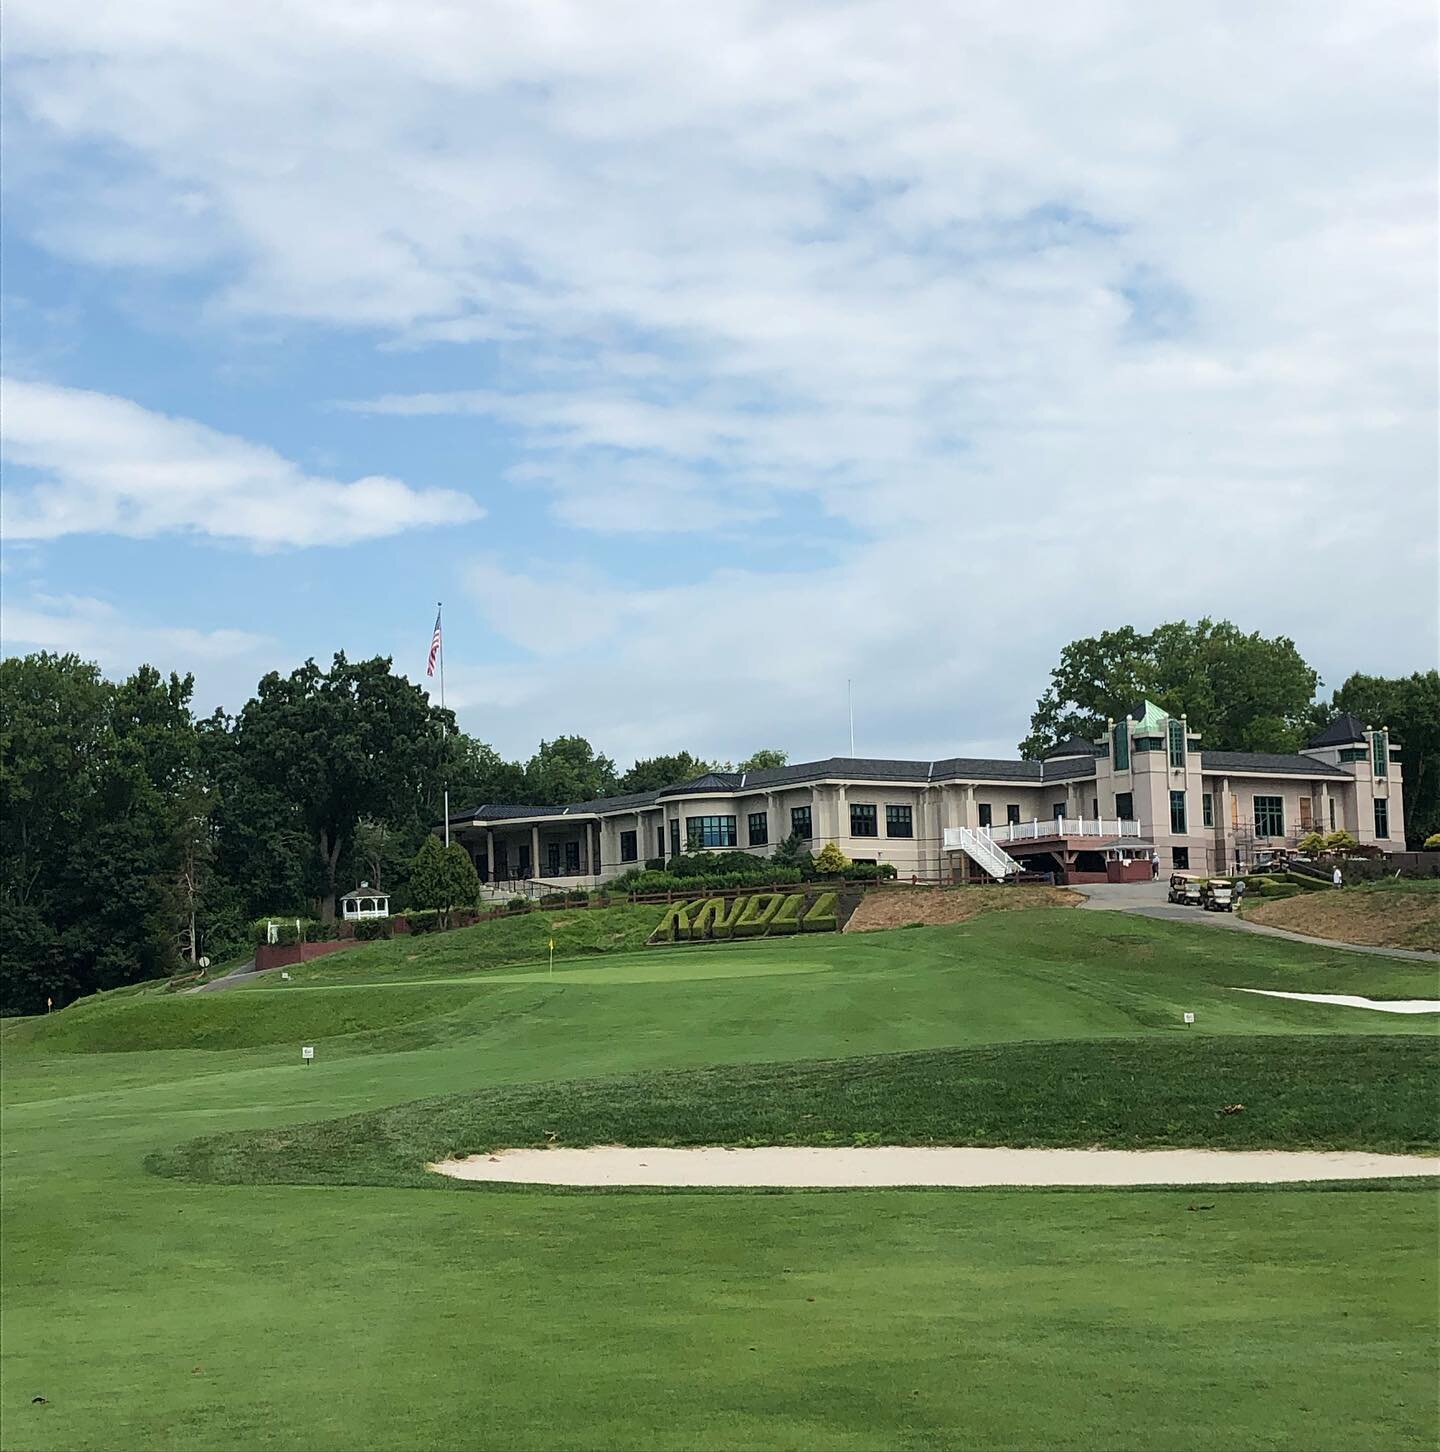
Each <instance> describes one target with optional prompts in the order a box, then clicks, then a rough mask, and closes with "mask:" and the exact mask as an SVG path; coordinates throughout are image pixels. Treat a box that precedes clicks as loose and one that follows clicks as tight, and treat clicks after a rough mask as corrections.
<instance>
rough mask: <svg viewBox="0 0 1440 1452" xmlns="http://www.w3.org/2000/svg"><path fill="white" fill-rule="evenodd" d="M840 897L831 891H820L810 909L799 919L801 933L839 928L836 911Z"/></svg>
mask: <svg viewBox="0 0 1440 1452" xmlns="http://www.w3.org/2000/svg"><path fill="white" fill-rule="evenodd" d="M839 903H840V899H839V897H838V895H837V894H835V893H833V892H822V893H821V894H820V896H819V897H817V898H816V899H815V902H814V904H813V906H812V907H811V909H810V911H809V912H808V913H806V914H805V916H804V917H803V918H801V919H800V931H801V932H802V933H833V932H836V931H837V930H838V929H839V926H840V920H839V917H838V915H837V913H836V908H837V907H838V906H839Z"/></svg>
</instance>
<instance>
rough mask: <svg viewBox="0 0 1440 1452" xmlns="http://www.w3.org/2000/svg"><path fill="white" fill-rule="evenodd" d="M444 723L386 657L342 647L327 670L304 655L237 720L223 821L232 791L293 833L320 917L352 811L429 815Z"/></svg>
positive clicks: (329, 917)
mask: <svg viewBox="0 0 1440 1452" xmlns="http://www.w3.org/2000/svg"><path fill="white" fill-rule="evenodd" d="M453 732H454V719H453V717H452V716H451V715H450V713H449V712H448V711H441V710H439V709H438V708H436V707H433V706H431V705H430V704H429V702H428V701H427V700H426V698H425V695H424V692H423V691H421V689H420V688H419V687H418V686H415V685H412V684H411V683H410V682H409V681H408V680H406V679H405V678H404V677H403V676H397V675H396V674H395V673H394V671H393V670H392V669H391V663H390V660H389V659H388V657H382V656H377V657H375V658H374V659H372V660H362V661H350V660H348V659H347V658H346V657H345V655H344V654H343V652H342V653H339V654H337V655H336V656H335V659H334V662H333V664H332V665H331V667H330V669H329V670H328V671H322V670H321V669H320V667H319V666H317V665H316V664H315V662H314V661H313V660H307V661H306V662H305V664H304V665H303V666H301V667H300V668H299V669H298V670H296V671H292V672H291V673H290V674H289V675H288V676H281V675H279V674H278V673H276V672H273V671H272V672H271V673H270V674H269V675H267V676H265V677H264V678H263V679H262V680H261V682H260V684H259V687H258V689H257V691H256V694H255V697H254V698H253V699H252V700H250V701H249V702H247V703H246V705H245V707H244V709H243V710H242V711H241V712H240V714H239V716H238V717H236V719H235V723H234V730H233V732H232V738H233V742H232V747H231V750H232V752H233V757H232V759H231V761H230V763H229V768H230V776H229V780H230V785H231V792H232V798H231V803H230V806H231V813H232V816H231V820H232V821H233V811H234V808H235V806H236V802H237V799H238V802H239V804H241V806H242V807H243V806H244V805H246V804H249V805H251V806H253V808H254V809H255V813H256V816H258V817H260V818H262V819H264V820H266V821H269V822H272V823H273V824H274V825H275V826H276V827H277V828H280V827H283V831H284V836H285V839H286V842H287V843H288V842H290V841H293V840H294V838H295V836H296V834H297V832H298V834H299V835H300V837H302V838H303V840H304V841H305V842H306V843H307V844H308V846H307V851H306V854H305V860H306V865H307V866H308V868H309V871H308V873H307V877H308V878H309V884H310V885H312V886H313V887H314V888H315V889H316V893H315V895H316V896H317V897H318V898H319V903H320V919H321V921H322V922H327V923H329V922H333V921H334V920H335V898H336V893H337V889H338V869H339V865H340V860H341V857H342V855H343V854H344V853H345V852H346V851H347V849H348V848H349V846H350V844H351V842H352V839H353V836H354V833H355V829H356V826H357V825H358V823H359V821H360V819H361V818H362V817H366V818H373V819H376V820H381V821H387V822H391V823H395V824H410V823H413V822H415V821H416V820H417V819H420V818H425V817H429V816H432V815H433V814H434V812H435V809H436V806H437V804H438V796H439V775H440V768H441V763H442V754H443V752H444V750H445V746H444V742H445V739H446V736H447V735H449V734H453ZM257 845H258V844H257ZM284 851H285V856H287V857H288V856H289V852H288V847H287V848H286V849H284ZM277 865H278V864H277ZM288 865H289V867H290V870H291V871H292V872H293V869H294V866H295V865H296V864H293V863H291V864H288Z"/></svg>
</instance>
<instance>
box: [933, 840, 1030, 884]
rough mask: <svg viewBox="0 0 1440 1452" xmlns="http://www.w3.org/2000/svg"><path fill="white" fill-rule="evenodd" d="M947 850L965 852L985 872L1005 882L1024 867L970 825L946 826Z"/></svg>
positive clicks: (998, 880)
mask: <svg viewBox="0 0 1440 1452" xmlns="http://www.w3.org/2000/svg"><path fill="white" fill-rule="evenodd" d="M945 850H946V851H947V852H963V853H964V854H965V855H966V856H967V857H968V858H969V859H970V860H971V861H972V862H973V863H975V865H976V866H977V867H979V868H980V869H981V870H982V871H983V872H987V873H989V875H990V876H991V877H993V878H994V879H995V880H996V881H997V882H1003V881H1004V880H1005V879H1006V878H1007V877H1011V876H1013V875H1014V874H1015V873H1018V872H1020V871H1021V870H1022V869H1021V867H1020V864H1019V863H1018V862H1017V861H1016V860H1015V859H1014V858H1013V857H1012V856H1011V855H1010V854H1009V853H1008V852H1006V851H1004V850H1003V849H1002V848H1001V847H999V846H998V845H997V844H996V843H995V842H994V841H993V840H992V839H991V838H990V837H987V836H986V835H985V833H983V832H975V831H972V830H971V829H970V828H969V827H946V828H945Z"/></svg>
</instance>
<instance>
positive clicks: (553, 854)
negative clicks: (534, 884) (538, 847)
mask: <svg viewBox="0 0 1440 1452" xmlns="http://www.w3.org/2000/svg"><path fill="white" fill-rule="evenodd" d="M545 866H546V870H547V871H548V872H549V874H550V876H551V877H559V876H560V844H559V843H558V842H552V843H550V845H549V846H548V847H546V849H545Z"/></svg>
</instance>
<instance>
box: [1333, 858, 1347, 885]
mask: <svg viewBox="0 0 1440 1452" xmlns="http://www.w3.org/2000/svg"><path fill="white" fill-rule="evenodd" d="M1330 880H1331V882H1333V883H1334V884H1335V886H1336V887H1344V886H1345V874H1344V873H1343V872H1341V871H1340V864H1339V863H1338V862H1337V863H1336V864H1335V871H1334V874H1333V875H1332V876H1331V878H1330Z"/></svg>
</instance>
